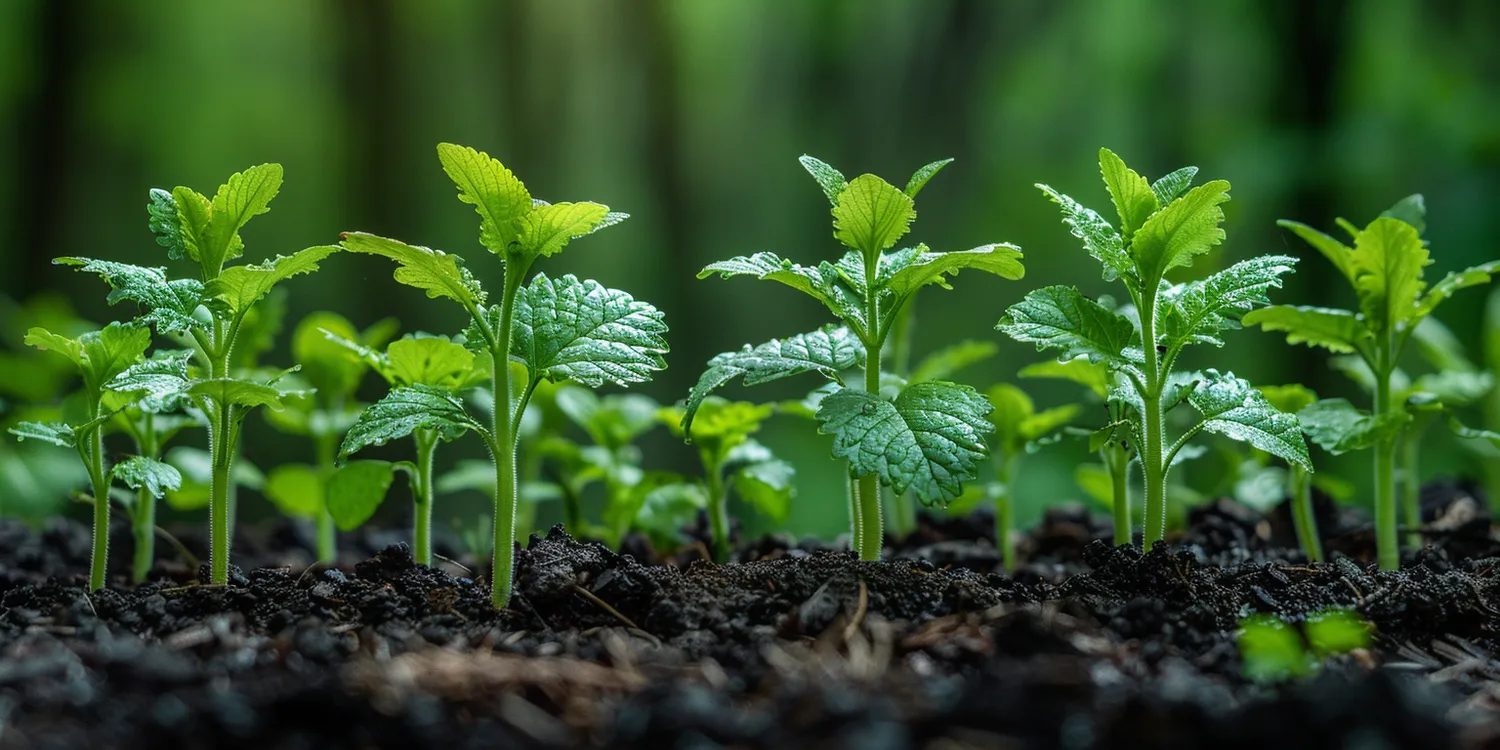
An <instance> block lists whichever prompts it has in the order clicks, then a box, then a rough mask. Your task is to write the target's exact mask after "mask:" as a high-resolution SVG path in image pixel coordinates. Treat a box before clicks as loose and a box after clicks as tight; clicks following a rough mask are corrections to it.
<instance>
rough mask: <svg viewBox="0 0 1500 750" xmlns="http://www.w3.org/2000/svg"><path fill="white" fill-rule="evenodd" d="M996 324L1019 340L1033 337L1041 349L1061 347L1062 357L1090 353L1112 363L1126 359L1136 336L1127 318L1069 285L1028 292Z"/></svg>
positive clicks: (1098, 360)
mask: <svg viewBox="0 0 1500 750" xmlns="http://www.w3.org/2000/svg"><path fill="white" fill-rule="evenodd" d="M995 327H996V328H997V329H999V330H1000V331H1002V332H1004V333H1005V334H1006V335H1007V336H1010V337H1011V338H1013V339H1015V340H1016V341H1023V342H1024V341H1029V342H1032V343H1035V344H1036V348H1037V349H1038V350H1042V349H1049V348H1051V349H1061V350H1063V354H1062V358H1064V359H1071V358H1072V357H1074V356H1078V355H1087V356H1088V357H1089V360H1090V361H1093V362H1106V363H1109V364H1112V365H1120V364H1124V363H1125V362H1126V355H1125V349H1126V347H1128V346H1130V345H1131V344H1133V343H1135V340H1136V333H1135V327H1134V326H1133V325H1131V323H1130V320H1129V319H1128V318H1126V317H1125V316H1123V315H1120V314H1118V313H1116V312H1114V311H1112V310H1110V309H1109V308H1106V307H1105V306H1103V305H1101V304H1099V303H1098V302H1095V301H1093V300H1091V299H1088V298H1087V297H1084V296H1083V295H1082V294H1079V292H1078V290H1077V289H1075V288H1073V287H1070V286H1047V287H1042V288H1041V289H1037V290H1035V291H1033V292H1031V293H1030V294H1027V295H1026V298H1025V299H1023V300H1021V301H1020V302H1018V303H1016V304H1014V305H1011V306H1010V309H1009V310H1006V312H1005V317H1003V318H1001V319H1000V322H999V324H997V325H996V326H995Z"/></svg>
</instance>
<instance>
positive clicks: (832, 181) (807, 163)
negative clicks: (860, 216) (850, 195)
mask: <svg viewBox="0 0 1500 750" xmlns="http://www.w3.org/2000/svg"><path fill="white" fill-rule="evenodd" d="M797 163H799V164H801V165H802V168H803V169H805V170H807V173H808V174H810V175H812V178H813V179H814V180H817V182H818V187H820V188H822V189H823V194H824V195H826V196H828V202H829V203H830V204H832V205H835V206H837V205H838V204H839V193H842V192H844V188H846V187H848V186H849V183H848V182H847V181H846V180H844V175H843V173H842V172H840V171H838V170H837V169H834V168H833V167H831V166H829V165H828V164H827V163H825V162H823V161H821V160H819V159H817V158H814V157H811V156H808V155H807V154H803V155H802V156H800V157H798V159H797Z"/></svg>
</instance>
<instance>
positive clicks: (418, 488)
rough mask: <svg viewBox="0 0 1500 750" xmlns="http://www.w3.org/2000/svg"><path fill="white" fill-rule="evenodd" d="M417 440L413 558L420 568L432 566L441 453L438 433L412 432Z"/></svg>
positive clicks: (413, 480)
mask: <svg viewBox="0 0 1500 750" xmlns="http://www.w3.org/2000/svg"><path fill="white" fill-rule="evenodd" d="M412 436H413V437H414V438H415V439H416V441H417V475H416V476H415V477H413V479H412V489H413V490H414V492H413V493H412V495H413V497H414V500H415V501H416V502H415V504H414V505H415V510H416V520H415V522H414V524H413V525H414V527H415V528H413V529H412V548H413V552H412V556H413V557H414V558H416V561H417V564H418V565H431V564H432V501H433V487H432V463H433V457H434V456H435V455H436V454H437V444H438V437H437V432H436V431H434V430H417V431H416V432H414V433H412Z"/></svg>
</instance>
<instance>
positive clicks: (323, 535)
mask: <svg viewBox="0 0 1500 750" xmlns="http://www.w3.org/2000/svg"><path fill="white" fill-rule="evenodd" d="M337 437H338V436H337V435H333V434H330V433H322V434H318V435H316V436H315V437H314V440H315V441H316V443H317V449H318V476H319V477H321V478H322V480H323V486H324V488H325V499H326V488H327V486H328V479H329V477H332V476H333V472H334V471H335V468H336V467H335V465H334V462H335V457H336V456H337V455H338V443H337V442H335V440H336V439H337ZM317 527H318V539H317V553H318V561H319V562H324V563H330V564H333V563H336V562H338V558H339V549H338V544H339V542H338V529H337V528H336V527H335V526H334V525H333V515H332V514H330V513H329V512H328V508H327V507H326V506H325V507H324V508H323V509H322V510H320V511H318V516H317Z"/></svg>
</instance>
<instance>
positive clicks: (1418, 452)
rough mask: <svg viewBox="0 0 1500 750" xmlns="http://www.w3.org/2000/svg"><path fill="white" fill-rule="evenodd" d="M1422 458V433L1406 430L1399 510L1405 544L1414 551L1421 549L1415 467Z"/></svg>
mask: <svg viewBox="0 0 1500 750" xmlns="http://www.w3.org/2000/svg"><path fill="white" fill-rule="evenodd" d="M1421 458H1422V433H1421V432H1419V431H1417V430H1416V429H1415V428H1407V430H1406V432H1404V433H1403V434H1402V435H1401V509H1402V516H1403V517H1404V521H1405V524H1406V528H1408V529H1411V531H1410V532H1408V533H1407V535H1406V544H1407V546H1409V547H1412V548H1414V549H1421V548H1422V532H1421V531H1418V529H1420V528H1421V527H1422V483H1421V481H1420V480H1419V479H1418V476H1417V466H1418V464H1419V463H1420V461H1421Z"/></svg>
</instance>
